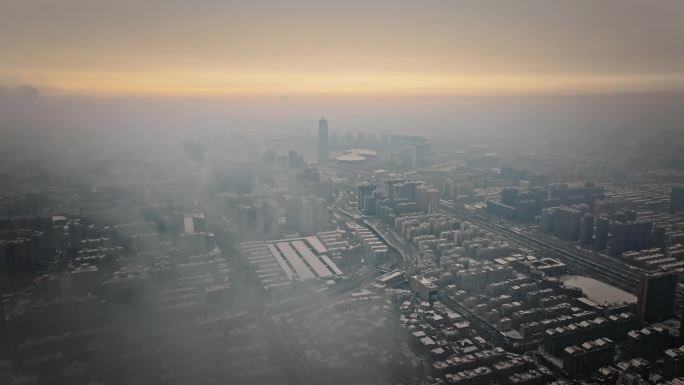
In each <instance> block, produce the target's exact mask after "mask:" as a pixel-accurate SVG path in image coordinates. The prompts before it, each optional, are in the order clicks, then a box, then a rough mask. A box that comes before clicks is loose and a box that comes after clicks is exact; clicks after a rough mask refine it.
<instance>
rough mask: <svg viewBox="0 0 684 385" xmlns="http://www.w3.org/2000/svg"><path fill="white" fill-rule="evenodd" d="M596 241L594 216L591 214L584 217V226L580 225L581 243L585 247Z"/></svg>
mask: <svg viewBox="0 0 684 385" xmlns="http://www.w3.org/2000/svg"><path fill="white" fill-rule="evenodd" d="M593 241H594V216H593V215H591V214H584V216H583V217H582V224H581V225H580V242H582V243H583V244H585V245H591V244H592V242H593Z"/></svg>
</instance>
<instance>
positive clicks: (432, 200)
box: [416, 185, 439, 214]
mask: <svg viewBox="0 0 684 385" xmlns="http://www.w3.org/2000/svg"><path fill="white" fill-rule="evenodd" d="M416 204H417V205H418V210H420V211H423V212H424V213H428V214H431V213H434V212H436V211H437V210H438V209H439V190H437V189H436V188H434V187H430V186H428V185H422V186H418V188H417V189H416Z"/></svg>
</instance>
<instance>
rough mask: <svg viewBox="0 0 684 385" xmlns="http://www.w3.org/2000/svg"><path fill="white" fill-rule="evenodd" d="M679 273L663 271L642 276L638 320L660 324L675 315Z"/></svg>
mask: <svg viewBox="0 0 684 385" xmlns="http://www.w3.org/2000/svg"><path fill="white" fill-rule="evenodd" d="M676 291H677V273H676V272H672V271H662V272H657V273H650V274H649V273H647V274H644V275H642V276H641V281H640V285H639V301H638V303H637V318H638V320H639V321H640V322H658V321H662V320H665V319H668V318H670V317H672V315H673V314H674V306H675V296H676Z"/></svg>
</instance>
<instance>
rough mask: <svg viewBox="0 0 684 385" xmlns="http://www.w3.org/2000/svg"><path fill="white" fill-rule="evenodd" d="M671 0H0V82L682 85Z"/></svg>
mask: <svg viewBox="0 0 684 385" xmlns="http://www.w3.org/2000/svg"><path fill="white" fill-rule="evenodd" d="M683 20H684V1H682V0H650V1H646V0H638V1H637V0H591V1H590V0H586V1H585V0H558V1H554V0H535V1H532V0H500V1H494V0H473V1H456V0H447V1H415V0H413V1H397V0H394V1H368V0H365V1H353V0H345V1H339V0H338V1H292V0H288V1H268V2H267V1H258V0H251V1H242V2H230V1H221V0H204V1H203V0H194V1H179V0H146V1H141V0H118V1H97V0H96V1H93V0H0V36H1V38H0V52H1V54H0V57H1V58H2V59H1V60H0V85H5V86H15V85H21V84H30V85H33V86H36V87H38V88H40V89H41V90H48V92H56V93H68V94H85V95H130V94H143V95H145V94H165V95H198V94H199V95H217V94H218V95H233V94H238V95H242V94H271V95H297V94H318V93H327V94H345V95H350V94H351V95H354V94H369V93H370V94H377V93H379V94H384V93H385V94H509V93H530V92H532V93H577V92H581V93H591V92H622V91H644V90H647V91H650V90H672V89H675V90H682V89H684V21H683Z"/></svg>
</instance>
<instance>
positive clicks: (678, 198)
mask: <svg viewBox="0 0 684 385" xmlns="http://www.w3.org/2000/svg"><path fill="white" fill-rule="evenodd" d="M677 211H684V186H674V187H672V191H671V192H670V214H674V213H675V212H677Z"/></svg>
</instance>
